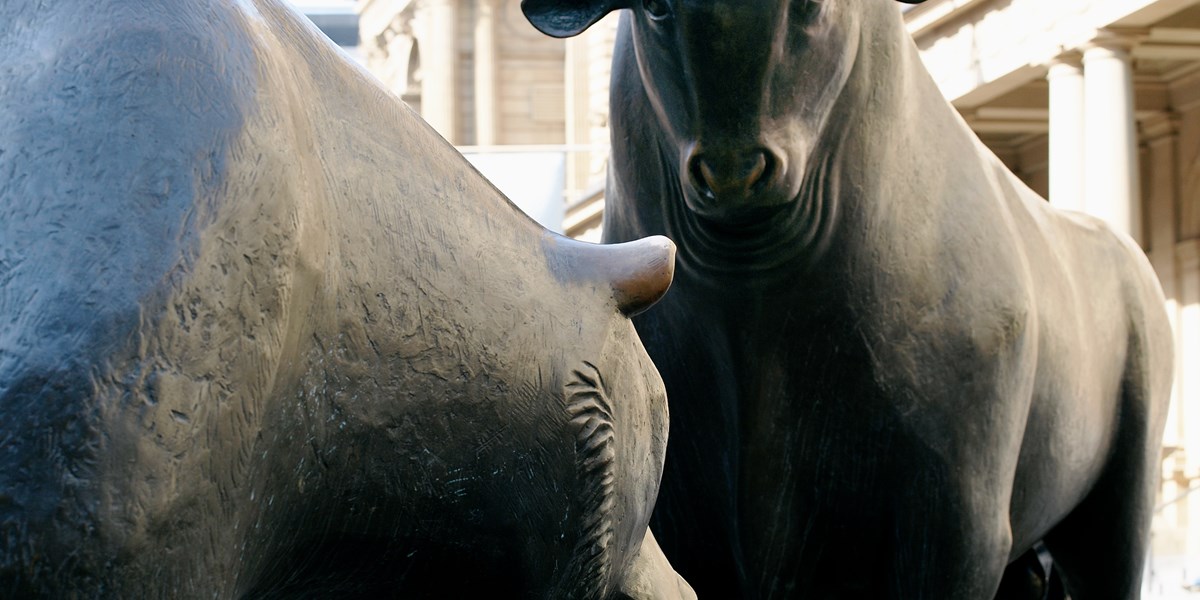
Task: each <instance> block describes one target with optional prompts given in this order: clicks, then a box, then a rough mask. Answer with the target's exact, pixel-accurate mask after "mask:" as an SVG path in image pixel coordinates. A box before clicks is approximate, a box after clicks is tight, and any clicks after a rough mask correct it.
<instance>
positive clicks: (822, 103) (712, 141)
mask: <svg viewBox="0 0 1200 600" xmlns="http://www.w3.org/2000/svg"><path fill="white" fill-rule="evenodd" d="M901 1H903V2H906V3H909V4H916V3H919V2H920V1H922V0H901ZM521 8H522V10H523V11H524V12H525V15H526V17H527V18H528V19H529V21H530V22H531V23H532V24H533V25H534V26H535V27H537V28H538V29H539V30H541V31H542V32H543V33H546V34H548V35H551V36H555V37H567V36H573V35H576V34H578V33H580V32H582V31H583V30H585V29H587V28H588V27H589V26H591V25H592V24H593V23H595V22H596V21H598V20H600V19H601V18H602V17H603V16H604V15H606V14H607V13H609V12H611V11H613V10H615V9H621V8H627V9H630V14H629V15H628V23H627V24H626V26H628V27H629V28H630V29H631V31H630V34H631V36H630V37H631V38H632V44H633V49H634V52H635V55H636V63H637V70H638V72H639V74H640V77H641V80H642V87H644V89H645V92H646V96H647V98H648V99H649V103H650V105H651V106H652V107H653V110H654V112H655V114H656V116H657V119H658V121H659V123H660V125H661V130H662V132H663V141H664V142H665V143H664V144H663V145H664V146H665V147H664V149H663V151H664V152H665V153H671V152H674V153H676V156H672V157H669V160H668V162H669V163H672V162H673V163H675V169H674V170H675V171H676V173H677V175H678V178H679V183H680V187H681V190H682V192H683V197H684V199H685V201H686V203H687V205H688V207H689V208H690V209H691V211H692V212H694V213H695V214H697V215H698V216H700V217H702V218H705V219H709V220H713V221H722V222H731V221H732V222H738V221H745V220H748V219H757V218H760V217H764V216H766V215H770V214H772V213H774V212H775V210H776V209H779V208H782V207H784V206H787V205H790V204H791V203H792V202H793V201H794V200H795V199H796V198H797V196H798V195H799V194H800V190H801V186H802V183H803V180H804V174H805V172H806V170H807V164H808V161H809V158H810V156H811V155H812V153H813V150H814V146H815V145H816V144H817V141H818V140H819V139H821V135H822V133H823V131H824V130H825V128H826V123H827V121H828V120H829V115H830V114H831V112H832V111H833V109H834V107H835V104H836V102H837V99H838V97H839V95H840V93H841V90H842V88H843V86H844V85H845V83H846V81H847V78H848V77H849V75H850V72H851V69H852V67H853V65H854V63H855V60H856V55H857V49H858V45H859V43H860V42H861V40H862V36H863V35H864V34H865V32H864V31H863V30H862V24H863V23H864V22H865V18H866V17H865V16H864V13H866V12H868V11H879V10H884V9H885V6H884V2H883V0H838V1H836V2H831V1H822V0H522V2H521ZM617 88H618V86H616V85H614V89H617ZM614 102H618V100H616V96H614ZM614 108H616V105H614Z"/></svg>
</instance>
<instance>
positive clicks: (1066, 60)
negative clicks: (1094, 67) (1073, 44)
mask: <svg viewBox="0 0 1200 600" xmlns="http://www.w3.org/2000/svg"><path fill="white" fill-rule="evenodd" d="M1045 65H1046V79H1048V80H1050V79H1056V78H1058V77H1063V76H1069V77H1079V76H1081V75H1082V74H1083V55H1082V54H1080V53H1079V52H1076V51H1074V50H1068V51H1066V52H1063V53H1062V54H1059V55H1058V56H1056V57H1054V58H1052V59H1050V60H1049V61H1048V62H1046V63H1045Z"/></svg>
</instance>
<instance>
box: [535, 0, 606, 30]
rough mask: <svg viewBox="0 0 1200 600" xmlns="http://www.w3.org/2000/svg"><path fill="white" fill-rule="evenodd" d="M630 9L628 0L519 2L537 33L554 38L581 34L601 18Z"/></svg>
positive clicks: (539, 0)
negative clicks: (620, 9)
mask: <svg viewBox="0 0 1200 600" xmlns="http://www.w3.org/2000/svg"><path fill="white" fill-rule="evenodd" d="M618 8H629V1H628V0H521V12H524V13H525V18H526V19H529V22H530V23H532V24H533V26H534V27H537V28H538V31H541V32H542V33H544V34H546V35H548V36H551V37H556V38H565V37H571V36H574V35H579V34H580V33H583V30H585V29H587V28H588V27H591V26H592V25H593V24H594V23H595V22H596V21H599V20H600V19H603V18H604V15H607V14H608V13H610V12H612V11H614V10H617V9H618Z"/></svg>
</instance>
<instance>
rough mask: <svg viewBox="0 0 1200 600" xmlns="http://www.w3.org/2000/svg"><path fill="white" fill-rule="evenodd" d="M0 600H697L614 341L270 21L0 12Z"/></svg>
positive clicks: (589, 287)
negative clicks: (663, 542)
mask: <svg viewBox="0 0 1200 600" xmlns="http://www.w3.org/2000/svg"><path fill="white" fill-rule="evenodd" d="M0 107H3V108H2V109H0V596H2V597H5V598H9V597H12V598H24V597H30V596H41V597H53V598H90V597H97V598H99V597H104V598H238V597H317V598H344V597H369V598H376V597H405V598H413V597H438V598H450V597H462V598H466V597H480V596H494V597H514V598H535V597H536V598H553V599H557V598H609V597H634V598H686V597H689V596H690V595H691V594H690V590H689V589H688V588H687V585H686V584H685V583H683V582H682V580H680V579H679V578H678V576H677V575H675V573H674V571H672V570H671V568H670V566H669V565H668V564H667V562H666V560H665V559H664V558H663V557H662V553H661V551H659V550H658V546H657V545H656V544H655V543H654V539H653V537H652V536H650V535H648V534H647V527H646V525H647V522H648V520H649V518H650V511H651V508H652V506H653V502H654V498H655V494H656V493H657V488H658V480H659V476H660V474H661V469H662V461H663V453H664V450H665V445H666V435H667V412H666V403H665V398H664V395H663V387H662V382H661V380H660V379H659V377H658V375H657V373H656V372H655V370H654V368H653V365H652V364H651V363H650V360H649V359H648V357H647V356H646V354H645V352H644V350H643V349H642V346H641V344H640V343H639V341H638V339H637V336H636V335H635V333H634V329H633V326H632V324H631V323H630V321H629V317H628V315H631V314H633V313H635V312H637V311H639V310H643V309H645V308H646V307H647V306H649V305H650V304H651V303H653V302H654V301H655V300H657V299H658V298H659V297H660V296H662V294H663V293H664V292H665V291H666V289H667V287H668V285H669V284H670V281H671V276H672V269H673V264H674V247H673V246H672V244H671V243H670V242H669V241H667V240H665V239H663V238H652V239H647V240H642V241H638V242H633V243H630V244H625V245H621V246H617V247H601V246H594V245H590V244H583V243H579V242H574V241H571V240H567V239H564V238H560V237H558V236H556V235H553V234H551V233H549V232H546V231H544V230H542V229H541V228H540V227H538V226H537V225H536V224H535V223H534V222H533V221H532V220H530V219H528V218H527V217H525V216H524V215H522V214H521V213H520V212H519V211H518V210H517V209H516V208H515V207H514V206H512V205H511V204H509V203H508V202H507V201H506V200H505V199H504V198H503V197H502V196H501V195H500V194H499V193H498V192H497V191H496V190H495V189H494V188H493V187H492V186H490V185H489V184H488V183H487V182H486V181H485V180H484V179H483V178H482V177H481V176H480V175H479V174H478V173H476V172H475V171H474V170H473V169H471V168H470V167H469V165H468V164H467V162H466V161H465V160H464V159H463V158H462V157H461V156H460V155H459V154H458V153H457V152H455V150H454V149H453V148H452V147H450V146H449V145H448V144H446V143H445V142H444V141H443V140H441V139H440V138H439V137H438V136H437V135H436V134H435V133H434V132H433V130H432V129H430V128H429V127H428V126H426V125H425V124H424V123H422V122H421V121H420V119H419V118H417V117H416V116H415V115H414V114H413V113H412V112H411V111H410V110H409V109H407V108H406V107H405V106H403V104H402V103H401V102H400V101H399V100H398V99H396V98H394V97H393V96H391V95H389V94H388V93H386V92H384V91H383V90H382V89H381V88H380V87H379V86H378V84H376V83H375V82H374V81H373V80H371V79H370V78H369V77H368V76H366V75H365V74H363V73H362V72H361V71H360V70H358V68H357V67H355V66H353V65H352V64H351V63H350V62H348V61H347V60H346V59H345V58H344V57H343V56H342V55H341V54H340V53H339V52H338V51H337V50H336V48H335V47H333V46H332V44H330V43H329V42H328V41H327V40H324V39H322V36H321V35H320V33H319V32H317V31H316V30H315V29H314V28H313V27H312V26H311V24H309V23H308V22H307V21H305V20H304V19H303V18H302V17H300V16H298V15H296V14H295V13H293V12H292V11H291V10H290V9H287V8H285V7H284V6H282V5H281V4H280V3H278V2H276V1H274V0H255V1H253V2H251V1H234V0H230V1H220V0H145V1H139V2H136V3H134V2H128V1H127V0H87V1H63V2H50V3H33V2H9V3H3V4H0Z"/></svg>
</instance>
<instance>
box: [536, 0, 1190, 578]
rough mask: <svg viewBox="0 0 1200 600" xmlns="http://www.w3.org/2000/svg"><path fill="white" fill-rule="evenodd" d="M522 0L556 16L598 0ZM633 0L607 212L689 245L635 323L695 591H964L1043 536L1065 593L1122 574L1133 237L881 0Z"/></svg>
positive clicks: (1139, 446) (1159, 321)
mask: <svg viewBox="0 0 1200 600" xmlns="http://www.w3.org/2000/svg"><path fill="white" fill-rule="evenodd" d="M523 7H524V9H525V11H526V14H527V16H528V17H529V18H530V20H531V22H532V23H533V24H534V25H535V26H538V27H539V28H541V29H543V30H544V31H546V32H547V33H549V34H551V35H571V34H575V33H578V32H579V31H581V30H582V29H583V27H585V26H586V24H587V23H591V22H594V21H595V20H597V19H598V18H600V17H601V16H602V15H603V13H604V12H607V11H608V10H609V9H611V8H612V4H611V2H604V1H600V0H592V1H589V0H574V1H568V0H524V1H523ZM620 7H621V8H630V9H631V10H630V11H628V12H627V13H625V14H623V15H622V22H621V26H620V30H619V33H618V37H617V44H616V51H615V57H614V61H613V79H612V86H611V90H612V96H611V98H612V106H611V109H612V110H611V115H610V119H611V121H610V126H611V128H612V129H611V130H612V139H613V158H612V160H613V162H612V177H611V178H610V185H609V187H608V190H607V193H606V208H605V211H606V215H605V229H604V237H605V239H606V240H608V241H622V240H629V239H634V238H637V237H640V236H645V235H653V234H659V235H667V236H669V237H671V238H672V239H673V240H674V241H675V242H676V243H677V244H678V245H679V259H678V272H677V275H676V281H675V284H674V288H673V290H672V292H671V294H669V295H668V296H667V298H666V299H664V301H663V302H662V303H660V304H659V305H657V306H656V307H654V308H653V309H651V310H649V311H647V312H646V313H645V314H644V315H643V316H641V317H639V318H638V319H635V324H636V325H637V328H638V332H639V333H640V334H641V336H642V339H643V341H644V342H645V344H646V347H647V349H648V350H649V352H650V355H651V357H653V359H654V361H655V364H656V365H657V366H658V368H659V369H660V371H661V372H662V375H663V379H664V381H665V383H666V386H667V391H668V395H669V398H670V403H671V407H672V419H673V420H672V424H671V431H672V437H671V443H670V449H669V451H668V453H667V465H666V469H665V472H664V476H663V486H662V490H661V493H660V495H659V501H658V505H657V508H656V509H655V517H654V520H653V523H652V527H653V528H654V531H655V532H656V534H657V535H658V539H659V541H660V542H661V543H662V544H663V549H664V550H665V551H666V554H667V556H668V557H669V558H670V559H671V560H672V563H673V564H674V565H675V566H676V568H678V569H679V572H680V573H681V574H682V575H683V576H684V577H685V578H687V579H688V580H689V581H690V582H691V583H692V584H693V586H695V589H696V591H697V592H698V593H699V594H700V595H701V597H708V598H734V597H737V598H783V597H789V598H804V599H823V598H839V599H844V598H872V599H874V598H891V599H896V600H901V599H902V600H910V599H915V598H926V599H945V600H960V599H981V598H991V597H993V595H994V594H995V593H996V591H997V589H998V588H999V587H1000V583H1001V580H1002V574H1003V573H1004V571H1005V567H1006V565H1008V564H1009V563H1010V562H1012V561H1014V560H1017V559H1018V558H1019V557H1023V556H1024V558H1022V562H1024V563H1025V565H1024V566H1023V565H1021V564H1018V565H1016V566H1014V569H1013V573H1012V575H1011V576H1012V577H1027V578H1028V577H1029V576H1030V575H1029V573H1034V572H1035V571H1036V569H1032V568H1029V567H1028V565H1029V564H1030V563H1029V559H1030V557H1031V555H1029V554H1027V552H1029V551H1030V549H1031V548H1032V547H1033V545H1034V544H1035V543H1036V542H1038V541H1039V540H1044V541H1045V544H1046V546H1047V547H1048V548H1049V549H1050V552H1051V553H1053V555H1054V559H1055V565H1056V568H1059V570H1060V571H1061V573H1062V575H1063V578H1064V580H1065V583H1066V587H1067V588H1068V590H1069V592H1070V594H1071V595H1072V597H1074V598H1077V599H1083V598H1122V599H1128V598H1136V597H1137V596H1138V594H1139V581H1140V577H1141V572H1142V565H1143V561H1144V557H1145V550H1146V543H1147V533H1148V528H1149V519H1150V514H1151V508H1152V502H1153V498H1154V490H1155V482H1156V480H1157V477H1158V475H1157V471H1158V468H1159V443H1160V439H1161V434H1162V429H1163V424H1164V420H1165V418H1166V414H1167V402H1168V396H1169V394H1170V387H1171V364H1172V358H1171V356H1172V342H1171V335H1170V330H1169V327H1168V323H1167V320H1166V317H1165V314H1164V310H1163V297H1162V293H1161V291H1160V289H1159V286H1158V282H1157V280H1156V278H1155V275H1154V272H1153V270H1152V269H1151V268H1150V265H1149V264H1148V261H1147V260H1146V258H1145V256H1144V255H1143V253H1142V252H1141V250H1140V249H1139V248H1138V247H1137V245H1136V244H1135V243H1134V242H1133V241H1131V240H1130V239H1129V238H1128V237H1126V236H1124V235H1119V234H1116V233H1114V232H1113V231H1111V230H1110V229H1109V228H1108V227H1107V226H1105V225H1104V224H1103V223H1101V222H1099V221H1098V220H1096V219H1093V218H1090V217H1087V216H1084V215H1080V214H1073V213H1064V212H1060V211H1057V210H1055V209H1053V208H1051V207H1050V206H1049V205H1048V204H1047V203H1046V202H1045V201H1044V200H1043V199H1041V198H1039V197H1038V196H1037V195H1036V194H1034V193H1033V192H1032V191H1030V190H1029V189H1028V188H1027V187H1025V186H1024V185H1023V184H1022V183H1021V182H1020V181H1019V180H1018V179H1017V178H1016V177H1015V176H1013V175H1012V174H1011V173H1009V172H1008V170H1007V169H1006V168H1005V167H1004V166H1003V165H1002V164H1001V163H1000V162H999V161H998V160H997V159H996V158H995V157H994V156H993V155H992V154H991V153H990V152H989V151H988V150H987V149H986V148H985V147H984V146H983V145H982V144H981V143H980V142H979V141H978V139H977V138H976V137H975V135H974V134H973V133H972V132H971V131H970V129H969V128H968V127H967V126H966V125H965V124H964V123H963V121H962V119H961V118H960V117H959V116H958V115H957V114H956V112H955V110H954V109H953V107H951V106H950V105H949V104H948V103H947V102H946V101H945V99H944V98H943V97H942V95H941V93H940V92H939V91H938V89H937V87H936V86H935V85H934V83H933V81H932V80H931V78H930V77H929V75H928V74H927V73H926V72H925V70H924V68H923V67H922V65H921V59H920V56H919V55H918V52H917V50H916V48H915V47H914V45H913V42H912V40H911V39H910V37H909V35H908V33H907V32H906V30H905V28H904V26H903V23H902V21H901V18H900V12H899V11H898V10H897V8H896V6H895V4H894V3H893V2H890V1H886V0H823V1H817V0H811V1H810V0H647V1H646V2H644V3H643V2H626V3H623V4H621V6H620ZM1027 587H1029V586H1027ZM1019 588H1020V582H1019V581H1013V582H1012V584H1011V585H1009V586H1006V589H1007V590H1015V589H1019ZM1033 588H1040V589H1044V588H1045V585H1044V582H1042V583H1039V584H1038V585H1035V586H1032V588H1030V589H1033ZM1030 593H1040V592H1030Z"/></svg>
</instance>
